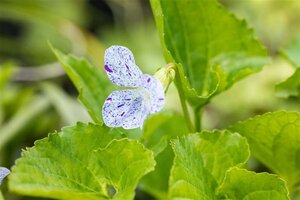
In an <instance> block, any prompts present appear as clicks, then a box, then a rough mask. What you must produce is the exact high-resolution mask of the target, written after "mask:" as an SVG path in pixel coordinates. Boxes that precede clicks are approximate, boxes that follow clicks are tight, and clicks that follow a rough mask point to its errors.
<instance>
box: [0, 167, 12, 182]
mask: <svg viewBox="0 0 300 200" xmlns="http://www.w3.org/2000/svg"><path fill="white" fill-rule="evenodd" d="M8 174H10V171H9V170H8V169H6V168H5V167H0V184H1V183H2V181H3V179H4V178H5V177H6V176H7V175H8Z"/></svg>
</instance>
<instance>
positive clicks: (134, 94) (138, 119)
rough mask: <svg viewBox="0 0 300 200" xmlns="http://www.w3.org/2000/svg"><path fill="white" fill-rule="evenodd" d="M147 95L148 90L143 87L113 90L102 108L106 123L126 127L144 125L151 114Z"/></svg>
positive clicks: (110, 125) (111, 125) (131, 127)
mask: <svg viewBox="0 0 300 200" xmlns="http://www.w3.org/2000/svg"><path fill="white" fill-rule="evenodd" d="M147 95H148V96H149V94H148V91H147V90H145V89H143V88H141V89H129V90H119V91H114V92H112V93H111V94H110V95H109V96H108V97H107V99H106V101H105V103H104V105H103V108H102V116H103V121H104V123H105V124H106V125H107V126H109V127H123V128H125V129H133V128H138V127H141V126H143V123H144V121H145V119H146V118H147V117H148V115H149V114H150V104H149V103H148V102H149V101H147Z"/></svg>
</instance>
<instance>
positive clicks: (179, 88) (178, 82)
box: [174, 66, 194, 132]
mask: <svg viewBox="0 0 300 200" xmlns="http://www.w3.org/2000/svg"><path fill="white" fill-rule="evenodd" d="M175 71H176V75H175V79H174V82H175V85H176V87H177V91H178V94H179V98H180V103H181V107H182V111H183V115H184V119H185V122H186V125H187V127H188V129H189V131H190V132H194V128H193V124H192V122H191V118H190V114H189V111H188V108H187V105H186V100H185V96H184V93H183V87H182V84H181V80H180V77H179V76H180V75H179V71H178V68H177V66H176V67H175Z"/></svg>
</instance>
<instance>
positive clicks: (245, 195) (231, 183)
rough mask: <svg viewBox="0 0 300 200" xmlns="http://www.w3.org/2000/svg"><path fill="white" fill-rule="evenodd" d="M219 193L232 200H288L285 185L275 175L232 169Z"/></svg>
mask: <svg viewBox="0 0 300 200" xmlns="http://www.w3.org/2000/svg"><path fill="white" fill-rule="evenodd" d="M219 192H220V193H221V194H222V196H226V198H229V199H232V200H240V199H243V200H262V199H263V200H288V199H289V197H288V191H287V188H286V186H285V183H284V181H283V180H282V179H280V178H279V177H278V176H276V175H271V174H268V173H255V172H250V171H247V170H245V169H239V168H236V167H234V168H232V169H230V170H229V171H228V172H227V173H226V176H225V180H224V183H223V184H222V185H221V186H220V189H219Z"/></svg>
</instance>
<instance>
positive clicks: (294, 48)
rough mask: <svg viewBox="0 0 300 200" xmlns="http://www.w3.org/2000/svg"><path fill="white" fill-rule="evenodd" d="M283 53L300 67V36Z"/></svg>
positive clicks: (293, 63)
mask: <svg viewBox="0 0 300 200" xmlns="http://www.w3.org/2000/svg"><path fill="white" fill-rule="evenodd" d="M281 53H282V54H283V56H284V57H285V58H286V59H287V60H288V61H290V62H291V63H292V65H294V66H295V67H300V57H299V55H300V37H299V38H297V39H295V40H294V41H292V42H291V44H290V45H289V46H288V47H287V48H286V49H284V50H283V51H282V52H281Z"/></svg>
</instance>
